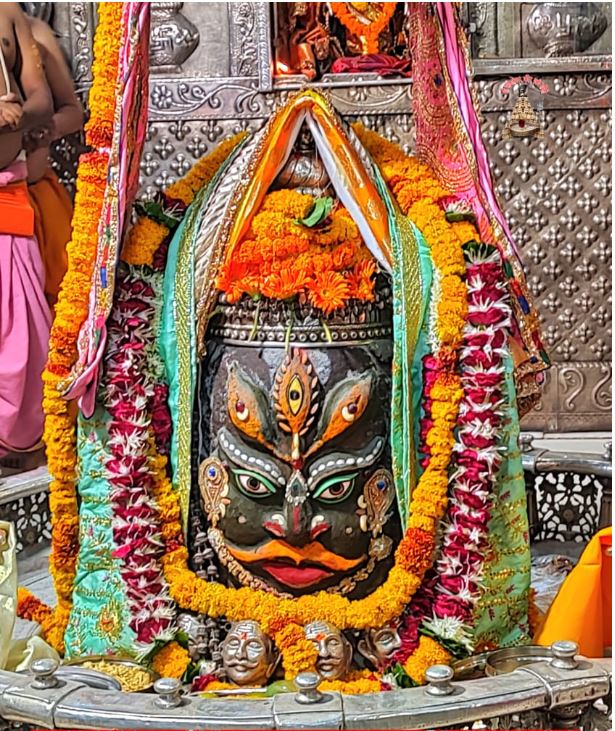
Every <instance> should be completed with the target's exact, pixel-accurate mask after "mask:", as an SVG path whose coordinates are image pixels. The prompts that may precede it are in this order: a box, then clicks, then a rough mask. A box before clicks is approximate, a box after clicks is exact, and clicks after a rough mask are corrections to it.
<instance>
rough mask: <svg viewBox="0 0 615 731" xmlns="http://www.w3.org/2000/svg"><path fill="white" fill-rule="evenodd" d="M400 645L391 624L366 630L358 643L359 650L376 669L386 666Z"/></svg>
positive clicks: (395, 629) (399, 640)
mask: <svg viewBox="0 0 615 731" xmlns="http://www.w3.org/2000/svg"><path fill="white" fill-rule="evenodd" d="M400 647H401V638H400V636H399V632H398V631H397V627H396V626H395V625H393V624H388V625H385V626H384V627H379V628H378V629H369V630H367V631H366V632H365V635H364V637H363V639H362V640H361V641H360V642H359V645H358V649H359V652H360V653H361V654H362V655H363V657H365V658H366V659H367V660H369V661H370V662H371V664H372V665H373V666H374V667H375V668H376V669H381V668H384V667H386V666H388V665H389V664H390V662H391V660H392V659H393V655H395V653H396V652H397V651H398V650H399V649H400Z"/></svg>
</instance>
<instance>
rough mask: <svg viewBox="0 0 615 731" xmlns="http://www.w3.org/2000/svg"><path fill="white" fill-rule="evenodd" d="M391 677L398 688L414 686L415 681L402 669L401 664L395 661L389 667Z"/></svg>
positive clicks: (415, 684)
mask: <svg viewBox="0 0 615 731" xmlns="http://www.w3.org/2000/svg"><path fill="white" fill-rule="evenodd" d="M391 672H392V673H393V677H394V678H395V681H396V682H397V685H398V686H399V687H400V688H416V686H417V683H415V682H414V680H412V678H411V677H410V676H409V675H408V673H407V672H406V671H405V670H404V668H403V666H402V665H400V664H399V663H397V665H393V667H392V668H391Z"/></svg>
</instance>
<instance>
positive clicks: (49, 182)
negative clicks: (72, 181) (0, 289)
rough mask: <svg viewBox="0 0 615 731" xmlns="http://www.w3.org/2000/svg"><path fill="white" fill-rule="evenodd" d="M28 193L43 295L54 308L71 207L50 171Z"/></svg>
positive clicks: (63, 268) (63, 262)
mask: <svg viewBox="0 0 615 731" xmlns="http://www.w3.org/2000/svg"><path fill="white" fill-rule="evenodd" d="M28 190H29V192H30V200H31V202H32V207H33V208H34V233H35V235H36V238H37V240H38V245H39V248H40V252H41V258H42V260H43V264H44V265H45V296H46V297H47V301H48V302H49V304H50V305H51V306H52V307H53V306H54V305H55V303H56V301H57V299H58V292H59V290H60V284H61V283H62V279H63V278H64V274H65V273H66V267H67V264H68V259H67V256H66V245H67V244H68V242H69V241H70V238H71V220H72V217H73V204H72V202H71V199H70V196H69V195H68V192H67V191H66V189H65V188H64V186H63V185H62V183H60V181H59V180H58V178H57V177H56V174H55V173H54V172H53V170H51V168H48V169H47V172H46V173H45V174H44V175H43V177H42V178H41V179H40V180H39V181H38V182H37V183H33V184H32V185H30V186H29V188H28Z"/></svg>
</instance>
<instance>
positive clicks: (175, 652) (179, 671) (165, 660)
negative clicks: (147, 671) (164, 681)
mask: <svg viewBox="0 0 615 731" xmlns="http://www.w3.org/2000/svg"><path fill="white" fill-rule="evenodd" d="M189 664H190V653H189V652H188V650H186V649H184V648H183V647H182V646H181V645H180V644H179V643H178V642H175V641H174V640H173V641H172V642H169V643H167V644H166V645H165V646H164V647H162V648H160V650H158V652H157V653H156V654H155V655H154V659H153V660H152V670H155V671H156V672H157V673H158V675H160V677H161V678H178V679H179V678H181V677H182V676H183V674H184V673H185V672H186V669H187V668H188V665H189Z"/></svg>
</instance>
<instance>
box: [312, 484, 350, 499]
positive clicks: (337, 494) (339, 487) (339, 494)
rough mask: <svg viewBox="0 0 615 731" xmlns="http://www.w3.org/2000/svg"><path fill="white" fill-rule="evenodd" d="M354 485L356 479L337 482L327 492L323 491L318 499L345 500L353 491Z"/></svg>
mask: <svg viewBox="0 0 615 731" xmlns="http://www.w3.org/2000/svg"><path fill="white" fill-rule="evenodd" d="M353 483H354V479H352V480H342V482H336V483H334V484H333V485H330V486H329V487H328V488H327V489H326V490H323V491H322V492H321V493H320V494H319V495H318V497H319V499H321V500H335V501H337V500H343V499H344V498H345V497H346V495H347V494H348V492H349V491H350V490H351V489H352V486H353Z"/></svg>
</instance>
